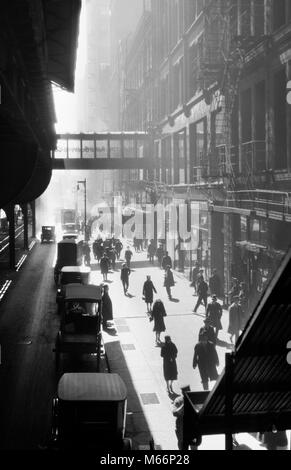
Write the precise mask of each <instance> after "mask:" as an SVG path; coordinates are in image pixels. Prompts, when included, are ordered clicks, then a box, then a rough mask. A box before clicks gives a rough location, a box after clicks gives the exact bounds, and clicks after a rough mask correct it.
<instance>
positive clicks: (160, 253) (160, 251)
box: [156, 244, 164, 268]
mask: <svg viewBox="0 0 291 470" xmlns="http://www.w3.org/2000/svg"><path fill="white" fill-rule="evenodd" d="M163 256H164V249H163V245H161V244H160V245H159V247H158V248H157V251H156V257H157V259H158V263H159V266H160V268H162V261H163Z"/></svg>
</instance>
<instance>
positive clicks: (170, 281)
mask: <svg viewBox="0 0 291 470" xmlns="http://www.w3.org/2000/svg"><path fill="white" fill-rule="evenodd" d="M174 285H175V281H174V276H173V273H172V271H171V267H170V266H167V268H166V272H165V279H164V287H165V288H166V291H167V294H168V297H169V299H170V300H172V293H171V287H173V286H174Z"/></svg>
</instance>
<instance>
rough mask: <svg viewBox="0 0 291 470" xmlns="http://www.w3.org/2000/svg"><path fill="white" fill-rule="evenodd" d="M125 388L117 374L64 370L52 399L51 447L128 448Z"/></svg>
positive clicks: (117, 449)
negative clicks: (67, 371) (55, 394)
mask: <svg viewBox="0 0 291 470" xmlns="http://www.w3.org/2000/svg"><path fill="white" fill-rule="evenodd" d="M126 406H127V390H126V386H125V384H124V382H123V380H122V379H121V377H120V376H119V375H118V374H110V373H86V372H78V373H67V374H64V375H63V376H62V377H61V378H60V380H59V383H58V388H57V396H56V397H55V398H54V399H53V407H52V434H51V447H52V448H54V449H55V450H71V451H80V450H81V451H84V450H87V451H93V452H97V453H101V452H104V451H106V450H108V451H109V450H110V451H122V450H131V449H132V443H131V440H130V439H129V438H125V425H126Z"/></svg>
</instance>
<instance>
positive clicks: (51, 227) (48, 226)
mask: <svg viewBox="0 0 291 470" xmlns="http://www.w3.org/2000/svg"><path fill="white" fill-rule="evenodd" d="M41 228H42V229H43V228H46V229H54V228H56V227H55V225H42V227H41Z"/></svg>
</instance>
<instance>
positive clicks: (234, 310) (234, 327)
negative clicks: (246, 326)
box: [228, 296, 243, 342]
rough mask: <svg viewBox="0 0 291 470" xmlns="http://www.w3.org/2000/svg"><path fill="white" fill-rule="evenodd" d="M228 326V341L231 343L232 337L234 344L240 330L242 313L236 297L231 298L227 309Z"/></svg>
mask: <svg viewBox="0 0 291 470" xmlns="http://www.w3.org/2000/svg"><path fill="white" fill-rule="evenodd" d="M228 312H229V326H228V333H229V334H230V341H231V342H233V337H235V342H237V340H238V337H239V333H240V330H241V328H242V324H243V311H242V308H241V306H240V305H239V298H238V296H235V297H233V303H232V304H231V306H230V307H229V311H228Z"/></svg>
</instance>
